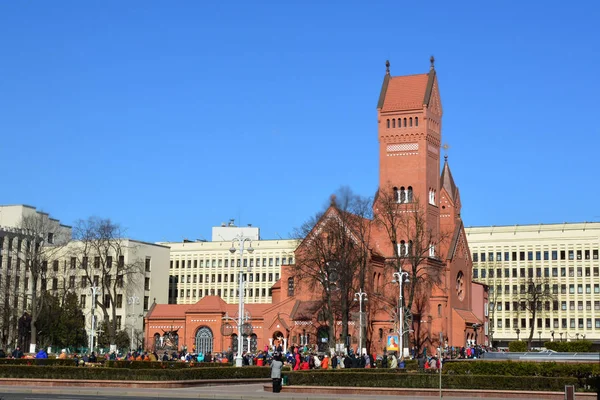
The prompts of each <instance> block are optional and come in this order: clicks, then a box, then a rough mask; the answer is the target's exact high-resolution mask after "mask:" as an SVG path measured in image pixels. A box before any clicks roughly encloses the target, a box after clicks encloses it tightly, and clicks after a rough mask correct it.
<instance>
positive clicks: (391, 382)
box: [284, 371, 584, 391]
mask: <svg viewBox="0 0 600 400" xmlns="http://www.w3.org/2000/svg"><path fill="white" fill-rule="evenodd" d="M284 375H285V376H287V377H288V382H289V384H290V385H313V386H354V387H358V386H361V387H391V388H399V387H401V388H432V389H433V388H437V387H439V377H438V375H437V374H435V373H433V374H430V373H429V374H402V373H398V374H381V375H377V377H376V378H375V377H374V376H373V374H370V373H365V372H347V373H343V374H327V373H325V374H322V373H316V371H302V372H301V371H295V372H288V373H285V374H284ZM565 385H575V386H576V388H577V389H579V390H583V389H584V387H583V386H579V384H578V380H577V378H571V377H552V378H550V377H539V376H536V377H531V376H519V377H516V376H498V375H495V376H485V375H445V376H443V378H442V387H443V388H445V389H496V390H497V389H502V390H544V391H564V387H565Z"/></svg>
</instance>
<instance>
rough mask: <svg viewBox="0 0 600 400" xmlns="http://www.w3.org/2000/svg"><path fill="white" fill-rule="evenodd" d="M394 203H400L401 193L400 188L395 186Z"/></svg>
mask: <svg viewBox="0 0 600 400" xmlns="http://www.w3.org/2000/svg"><path fill="white" fill-rule="evenodd" d="M394 201H395V202H396V203H399V202H400V193H398V188H397V187H395V186H394Z"/></svg>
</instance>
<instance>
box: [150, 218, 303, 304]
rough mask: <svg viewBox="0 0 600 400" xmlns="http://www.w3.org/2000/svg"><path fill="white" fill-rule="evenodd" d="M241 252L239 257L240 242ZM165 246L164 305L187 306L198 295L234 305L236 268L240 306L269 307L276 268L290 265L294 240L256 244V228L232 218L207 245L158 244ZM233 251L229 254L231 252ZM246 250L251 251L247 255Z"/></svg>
mask: <svg viewBox="0 0 600 400" xmlns="http://www.w3.org/2000/svg"><path fill="white" fill-rule="evenodd" d="M240 236H242V237H244V238H247V239H248V240H246V241H244V244H243V246H244V252H243V254H242V256H241V258H240V254H241V252H240V241H239V240H238V238H239V237H240ZM160 244H161V245H165V246H168V247H170V249H171V253H170V268H169V271H170V278H169V279H170V290H169V303H170V304H193V303H196V302H197V301H198V300H200V299H201V298H203V297H204V296H220V297H221V298H222V299H223V300H225V301H226V302H227V303H237V302H238V274H239V268H243V269H244V271H245V279H244V280H245V282H246V283H245V285H246V287H245V297H244V302H245V303H271V291H270V289H271V287H272V286H273V285H274V284H275V282H277V281H278V280H279V277H280V274H281V266H282V265H286V264H292V263H293V262H294V251H295V250H296V247H297V246H298V241H297V240H291V239H275V240H261V238H260V230H259V228H258V227H253V226H250V225H249V226H245V227H238V226H235V224H234V223H233V220H232V221H230V222H229V223H227V224H222V225H221V226H219V227H214V228H213V230H212V241H210V242H209V241H203V240H196V241H191V240H184V241H183V242H162V243H160ZM232 248H233V249H235V252H234V253H232V252H231V249H232ZM250 249H252V251H250Z"/></svg>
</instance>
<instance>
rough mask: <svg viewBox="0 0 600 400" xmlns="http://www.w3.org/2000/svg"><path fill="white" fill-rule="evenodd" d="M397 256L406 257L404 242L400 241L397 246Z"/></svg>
mask: <svg viewBox="0 0 600 400" xmlns="http://www.w3.org/2000/svg"><path fill="white" fill-rule="evenodd" d="M398 255H399V256H400V257H402V256H404V255H406V242H405V241H404V240H401V241H400V244H399V245H398Z"/></svg>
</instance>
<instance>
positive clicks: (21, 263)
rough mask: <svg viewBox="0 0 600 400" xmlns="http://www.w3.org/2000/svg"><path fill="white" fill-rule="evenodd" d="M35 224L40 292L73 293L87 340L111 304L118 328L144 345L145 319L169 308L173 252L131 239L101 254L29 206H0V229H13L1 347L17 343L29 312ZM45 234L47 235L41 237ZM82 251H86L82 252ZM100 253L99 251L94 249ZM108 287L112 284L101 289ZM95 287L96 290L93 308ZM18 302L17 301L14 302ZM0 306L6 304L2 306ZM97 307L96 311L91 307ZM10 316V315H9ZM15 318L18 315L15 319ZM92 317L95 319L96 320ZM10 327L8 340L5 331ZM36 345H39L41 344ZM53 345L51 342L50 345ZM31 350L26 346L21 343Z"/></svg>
mask: <svg viewBox="0 0 600 400" xmlns="http://www.w3.org/2000/svg"><path fill="white" fill-rule="evenodd" d="M31 220H33V221H35V225H36V226H35V229H33V230H34V231H36V232H35V235H34V236H37V238H36V239H35V241H36V242H38V243H40V244H41V250H40V253H39V257H40V262H41V264H42V269H43V271H44V272H43V273H42V274H40V277H39V280H38V282H37V293H38V296H39V295H40V293H43V292H48V293H50V294H52V295H59V294H62V293H64V292H65V291H72V292H74V293H76V294H77V296H78V298H79V299H80V306H81V309H82V311H83V313H84V315H85V318H86V323H85V324H86V330H87V332H88V337H89V335H90V334H91V333H92V319H94V320H95V323H94V330H93V331H94V332H95V334H97V333H98V332H97V329H96V328H98V327H99V326H100V323H101V321H102V320H103V312H102V310H101V309H100V307H98V303H104V304H110V306H109V307H108V311H109V316H111V317H112V309H111V307H114V308H115V318H116V321H117V329H127V332H128V333H129V334H130V335H131V334H132V332H133V336H134V338H135V339H136V340H135V341H134V342H138V343H142V341H143V338H142V337H141V335H142V334H143V331H144V330H143V316H144V315H145V312H146V311H147V310H148V308H149V307H150V305H151V304H152V302H157V303H166V302H167V300H168V276H169V272H168V271H169V248H168V247H166V246H161V245H158V244H153V243H144V242H140V241H136V240H132V239H119V238H114V239H111V240H112V241H113V243H112V244H111V245H110V248H111V250H110V251H106V252H104V254H99V253H98V251H95V250H94V249H95V248H96V246H94V245H90V244H89V243H88V245H87V246H85V244H84V243H82V242H80V241H77V240H71V235H72V230H71V227H69V226H66V225H62V224H60V223H59V222H58V220H55V219H51V218H48V215H47V214H45V213H42V212H39V211H36V209H35V208H33V207H30V206H23V205H19V206H0V224H2V225H4V224H6V225H7V226H9V225H10V226H12V227H10V228H9V227H6V228H0V250H1V251H0V267H1V268H0V282H1V283H0V288H2V293H3V294H4V296H2V297H3V299H4V300H5V303H6V302H8V306H9V307H6V304H5V303H3V304H2V305H3V306H4V307H3V310H11V311H10V313H3V314H7V316H9V318H8V320H9V321H7V323H6V324H4V319H3V318H2V316H0V320H1V321H2V322H3V329H2V332H3V338H2V339H3V341H5V343H3V344H4V345H5V346H6V345H8V344H10V345H13V344H14V340H15V338H16V333H17V327H16V326H17V325H16V321H17V320H18V318H19V317H21V315H23V312H27V311H29V309H30V307H31V300H30V299H31V294H32V288H33V284H32V279H31V278H30V273H31V271H30V270H29V267H28V264H29V260H27V258H28V252H27V251H26V248H27V247H28V246H29V244H28V241H29V240H32V243H33V239H32V235H31V229H29V230H28V229H26V228H25V227H26V226H27V225H28V224H30V221H31ZM42 233H43V234H42ZM84 248H86V249H85V250H84ZM96 250H97V248H96ZM111 281H112V282H115V283H116V285H115V286H114V287H115V290H114V292H113V294H114V296H112V297H113V299H112V300H111V301H109V300H108V299H107V298H106V296H107V295H108V293H106V289H102V286H105V287H106V286H111V285H110V282H111ZM103 282H108V283H109V284H108V285H103V284H102V283H103ZM91 287H98V289H97V290H96V296H97V297H96V299H97V300H98V301H97V302H95V304H93V303H94V302H92V290H91ZM13 297H14V298H13ZM0 303H2V302H1V301H0ZM93 307H94V309H93V311H94V312H92V308H93ZM9 314H10V315H9ZM13 314H14V315H13ZM92 314H94V315H95V317H94V318H92ZM5 326H6V340H5V339H4V327H5ZM37 344H38V345H39V344H41V343H37ZM50 344H51V343H50ZM21 345H22V346H23V348H25V349H28V348H29V346H28V345H27V344H21Z"/></svg>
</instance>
